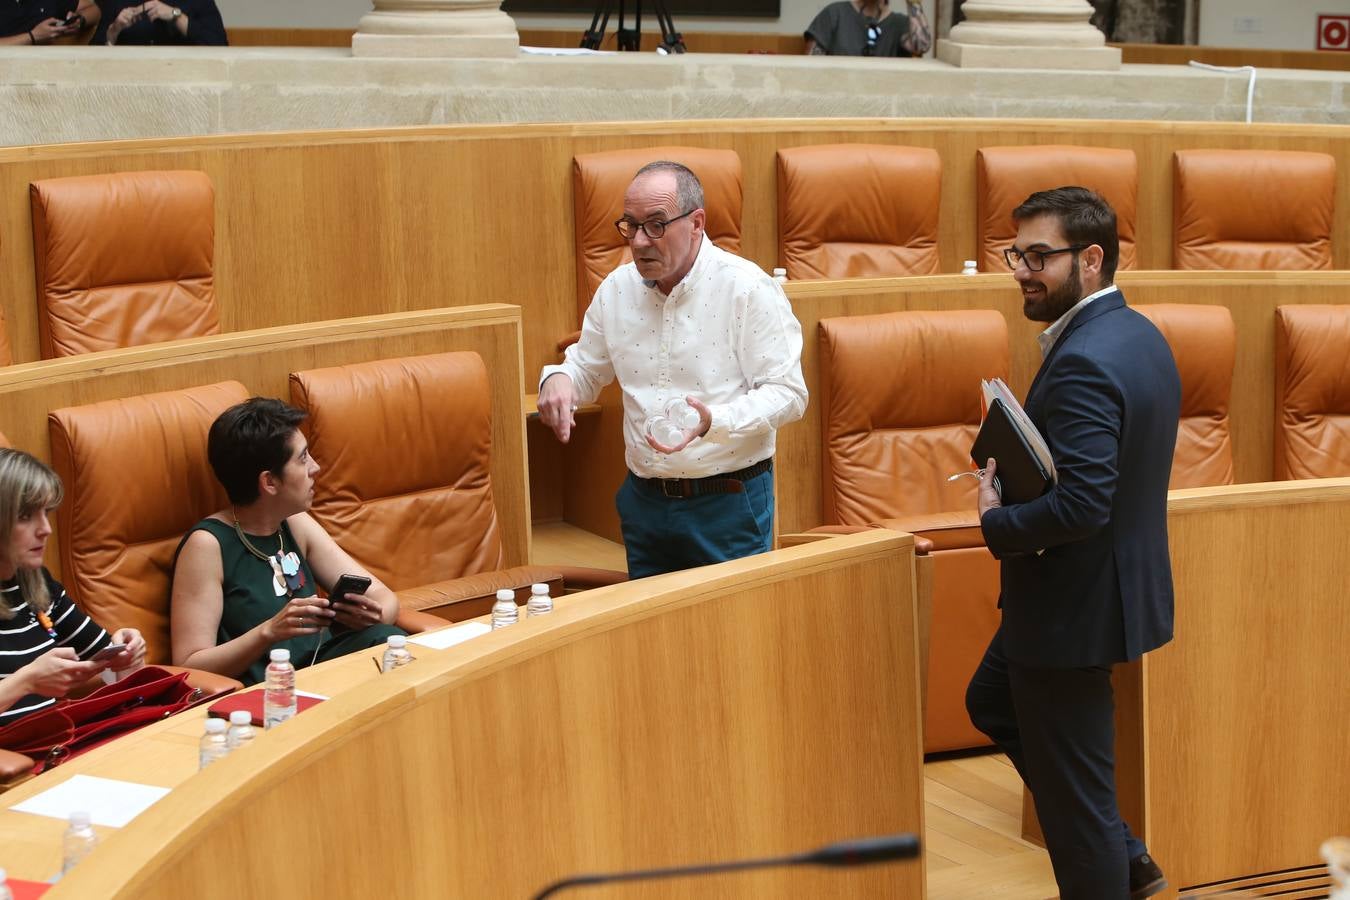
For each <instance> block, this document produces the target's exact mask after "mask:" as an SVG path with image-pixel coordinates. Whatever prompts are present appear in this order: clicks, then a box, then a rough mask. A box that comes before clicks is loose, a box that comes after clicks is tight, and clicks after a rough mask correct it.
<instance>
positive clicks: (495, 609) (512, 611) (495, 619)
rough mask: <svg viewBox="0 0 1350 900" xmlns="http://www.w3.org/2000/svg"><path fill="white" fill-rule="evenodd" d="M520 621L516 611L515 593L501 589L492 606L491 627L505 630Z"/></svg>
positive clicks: (508, 589) (518, 612) (507, 589)
mask: <svg viewBox="0 0 1350 900" xmlns="http://www.w3.org/2000/svg"><path fill="white" fill-rule="evenodd" d="M519 619H520V610H518V609H516V592H515V591H513V590H511V589H510V588H502V589H501V590H500V591H498V592H497V602H496V603H494V604H492V627H493V628H505V627H506V626H507V625H514V624H516V622H517V621H518V620H519Z"/></svg>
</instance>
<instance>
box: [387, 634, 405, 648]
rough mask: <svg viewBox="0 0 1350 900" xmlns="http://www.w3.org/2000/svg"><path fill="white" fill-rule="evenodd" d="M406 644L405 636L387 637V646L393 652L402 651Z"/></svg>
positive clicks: (392, 635)
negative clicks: (393, 650) (392, 649)
mask: <svg viewBox="0 0 1350 900" xmlns="http://www.w3.org/2000/svg"><path fill="white" fill-rule="evenodd" d="M407 643H408V638H407V635H402V634H391V635H389V646H390V647H392V648H394V649H395V650H402V649H403V646H404V645H405V644H407Z"/></svg>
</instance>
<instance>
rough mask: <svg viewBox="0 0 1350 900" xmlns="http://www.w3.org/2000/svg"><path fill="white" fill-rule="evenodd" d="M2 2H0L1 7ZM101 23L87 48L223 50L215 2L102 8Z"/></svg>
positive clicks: (120, 1) (177, 0)
mask: <svg viewBox="0 0 1350 900" xmlns="http://www.w3.org/2000/svg"><path fill="white" fill-rule="evenodd" d="M3 2H4V0H0V3H3ZM103 10H104V14H103V22H102V24H100V26H99V29H98V31H95V32H94V39H93V40H92V41H90V42H89V43H91V44H95V45H97V44H141V45H144V44H169V45H174V44H178V45H184V44H186V45H195V46H203V47H224V46H226V45H227V44H229V39H228V38H226V36H225V23H224V22H223V21H221V18H220V10H219V9H217V8H216V4H215V0H174V2H173V3H164V2H161V0H146V2H143V3H142V2H131V0H109V2H106V3H104V4H103Z"/></svg>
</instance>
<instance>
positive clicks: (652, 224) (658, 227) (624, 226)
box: [614, 207, 698, 241]
mask: <svg viewBox="0 0 1350 900" xmlns="http://www.w3.org/2000/svg"><path fill="white" fill-rule="evenodd" d="M697 211H698V208H697V207H695V208H694V209H691V210H689V212H683V213H680V214H679V215H678V216H676V217H675V218H673V219H666V220H665V221H664V222H662V221H661V220H660V219H649V220H648V221H646V222H634V221H633V220H632V219H620V220H619V221H617V222H615V223H614V227H615V228H617V229H619V234H620V235H621V236H622V237H623V239H624V240H625V241H631V240H632V239H633V238H635V237H637V233H638V229H639V228H641V229H642V230H643V231H644V232H646V234H647V237H649V238H651V239H652V240H654V241H656V240H660V239H661V236H662V235H664V234H665V233H666V229H667V228H669V227H670V224H671V223H672V222H678V221H680V219H683V218H684V217H685V216H692V215H693V214H694V213H695V212H697Z"/></svg>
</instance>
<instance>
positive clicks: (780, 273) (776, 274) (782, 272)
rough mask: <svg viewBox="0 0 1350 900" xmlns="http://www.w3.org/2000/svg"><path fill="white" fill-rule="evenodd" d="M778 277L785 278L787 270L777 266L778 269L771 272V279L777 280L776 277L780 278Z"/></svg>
mask: <svg viewBox="0 0 1350 900" xmlns="http://www.w3.org/2000/svg"><path fill="white" fill-rule="evenodd" d="M780 276H781V277H787V269H785V268H783V267H782V266H779V267H778V268H776V269H774V270H773V277H774V278H778V277H780Z"/></svg>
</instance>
